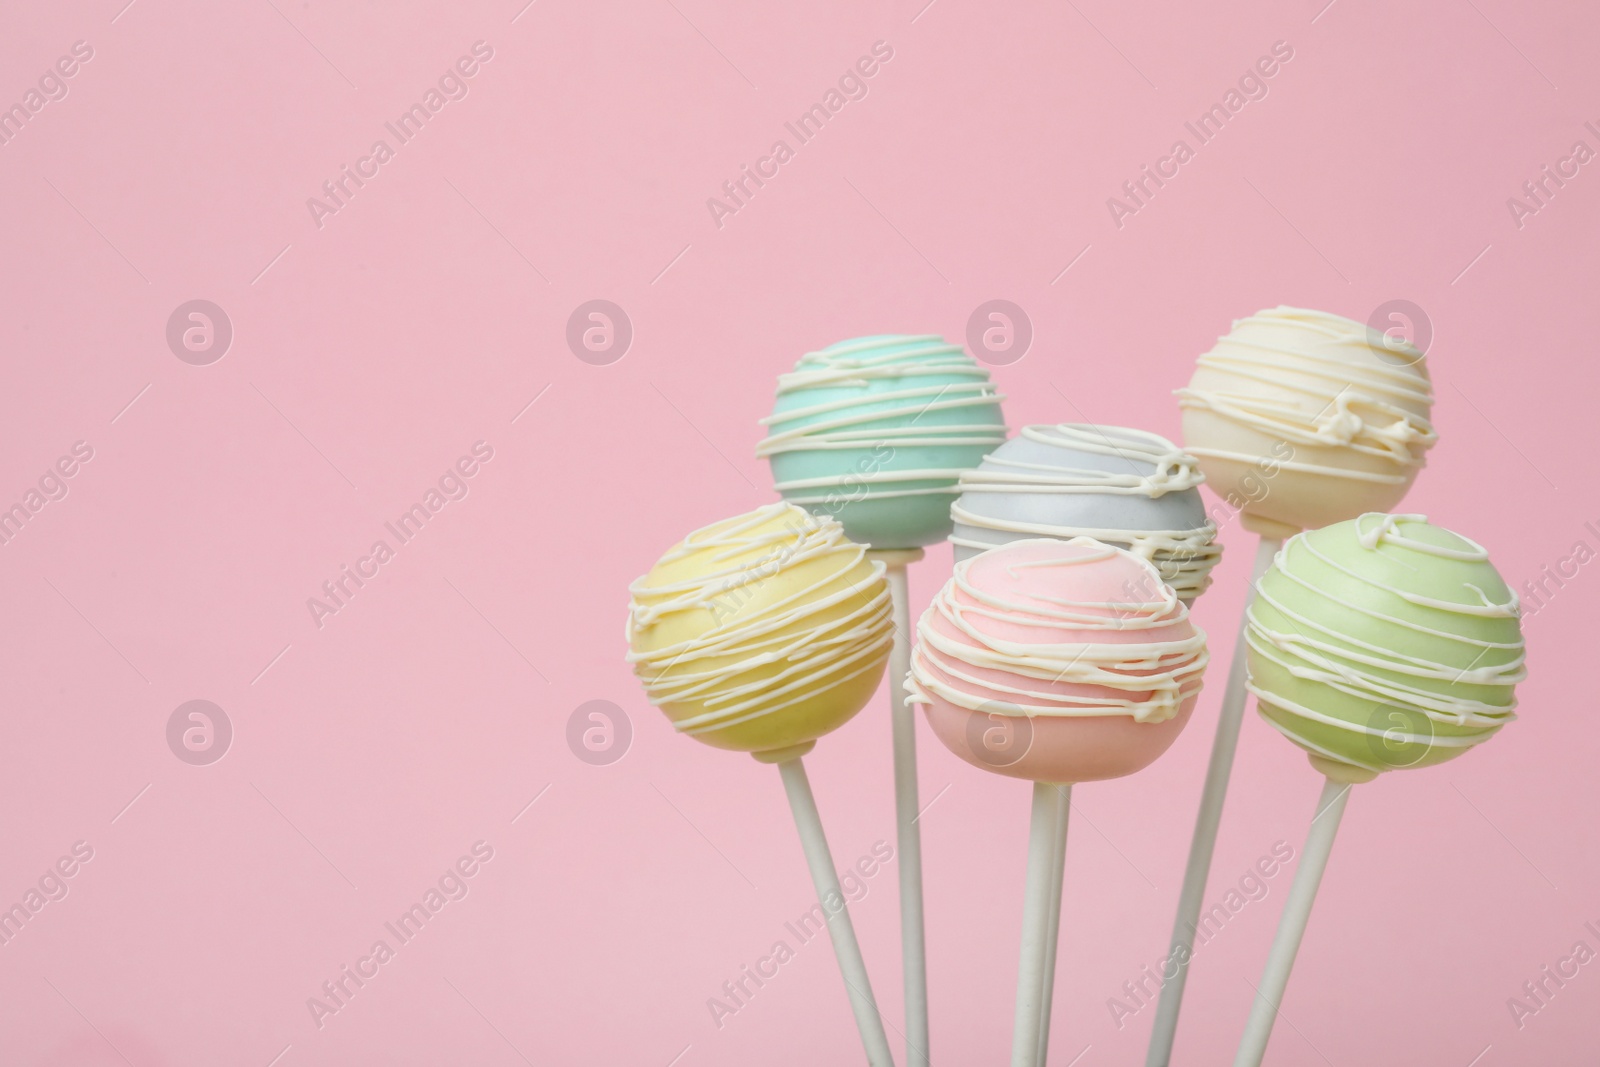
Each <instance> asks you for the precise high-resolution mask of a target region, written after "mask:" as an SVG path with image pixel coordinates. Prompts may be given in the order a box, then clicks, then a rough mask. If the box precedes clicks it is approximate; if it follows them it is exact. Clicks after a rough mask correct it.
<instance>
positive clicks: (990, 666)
mask: <svg viewBox="0 0 1600 1067" xmlns="http://www.w3.org/2000/svg"><path fill="white" fill-rule="evenodd" d="M1041 543H1049V544H1053V545H1057V546H1060V545H1066V546H1070V547H1073V548H1076V549H1078V550H1079V551H1077V552H1076V553H1073V554H1070V555H1069V554H1063V555H1062V556H1060V557H1058V558H1051V559H1039V560H1031V561H1020V562H1016V563H1012V564H1008V565H1007V574H1009V575H1010V576H1011V577H1012V578H1014V579H1015V578H1016V577H1017V576H1018V572H1019V571H1022V570H1025V569H1043V568H1052V569H1053V568H1077V567H1089V566H1093V565H1095V564H1097V563H1102V562H1104V561H1106V560H1108V559H1111V558H1113V557H1114V556H1116V555H1117V554H1119V553H1121V554H1125V555H1126V554H1127V553H1124V552H1123V550H1122V549H1118V548H1113V547H1112V546H1110V545H1105V544H1101V543H1100V542H1098V541H1093V540H1090V539H1089V538H1086V537H1078V538H1074V539H1072V540H1070V541H1066V542H1061V541H1056V540H1053V539H1052V540H1049V541H1048V542H1045V541H1041V540H1032V541H1013V542H1011V544H1009V545H1003V546H1000V547H998V548H995V549H994V550H992V551H991V552H990V553H987V554H986V555H982V556H974V557H972V558H971V559H967V560H963V561H962V562H960V563H958V564H956V567H955V573H954V574H953V575H952V576H951V578H950V581H949V582H947V583H945V585H944V587H943V588H942V589H941V590H940V591H939V593H938V595H937V596H935V597H934V600H933V603H931V604H930V605H929V606H928V610H927V611H926V612H925V613H924V614H923V616H922V618H921V620H919V622H918V624H917V644H916V647H915V648H914V649H913V650H912V655H911V672H910V677H909V679H908V690H909V693H910V695H909V696H908V697H907V698H906V699H907V703H912V704H929V703H932V702H933V700H934V699H935V698H937V699H940V700H944V701H947V702H949V703H950V704H953V705H955V706H957V707H961V708H966V709H967V710H969V711H982V712H994V713H995V714H998V715H1011V716H1033V715H1047V716H1055V717H1089V716H1105V715H1126V716H1129V717H1131V718H1133V719H1134V720H1135V721H1137V722H1148V723H1157V722H1165V721H1166V720H1168V719H1170V718H1172V717H1173V716H1174V715H1176V714H1177V713H1178V711H1179V709H1180V708H1181V706H1182V705H1183V702H1184V701H1185V700H1187V699H1188V698H1189V697H1191V696H1193V695H1195V694H1196V693H1198V692H1199V690H1200V681H1201V675H1202V674H1203V673H1204V671H1205V666H1206V663H1207V660H1208V654H1207V652H1206V635H1205V633H1204V632H1203V631H1201V630H1200V629H1199V628H1198V627H1191V628H1190V629H1191V633H1190V634H1189V636H1187V637H1184V638H1182V639H1179V640H1164V639H1160V638H1155V639H1152V640H1150V641H1146V642H1129V643H1116V642H1105V643H1098V642H1081V641H1073V642H1066V641H1050V640H1041V641H1038V642H1018V641H1007V640H1002V639H1000V638H998V637H995V636H993V635H991V634H989V633H987V632H985V631H984V630H983V629H980V628H979V627H978V626H977V625H975V623H974V622H973V620H974V619H978V618H988V619H993V620H996V621H1000V622H1004V623H1008V624H1011V625H1017V626H1023V627H1028V628H1033V629H1037V630H1039V631H1040V636H1041V638H1043V637H1047V636H1049V635H1052V634H1054V635H1057V636H1059V635H1060V634H1061V633H1062V631H1089V632H1094V631H1101V632H1113V631H1115V632H1126V631H1130V630H1133V631H1139V630H1154V629H1165V628H1168V627H1172V626H1173V625H1175V624H1177V623H1181V622H1183V621H1184V620H1185V619H1187V618H1188V614H1189V609H1188V608H1186V607H1184V605H1183V604H1182V603H1181V602H1180V601H1179V600H1178V597H1177V594H1176V593H1174V592H1173V591H1172V589H1171V588H1169V587H1167V586H1166V585H1163V584H1162V583H1161V582H1159V581H1154V582H1152V583H1150V588H1151V589H1152V590H1153V591H1156V597H1157V598H1156V599H1155V600H1151V601H1142V602H1140V601H1117V602H1108V601H1089V600H1071V599H1062V598H1058V597H1048V596H1044V595H1042V594H1037V595H1036V594H1027V593H1023V592H1020V591H1013V592H1012V593H1010V594H999V593H991V592H988V591H985V590H982V589H979V588H978V587H977V586H975V585H974V584H973V583H972V581H971V578H970V577H969V574H968V572H969V571H970V570H971V568H972V566H973V565H974V564H977V563H980V562H983V561H985V560H987V561H988V565H991V566H992V565H993V561H994V560H993V557H994V555H995V553H1004V552H1007V551H1012V550H1015V549H1016V548H1017V547H1018V546H1023V545H1037V544H1041ZM1134 558H1137V557H1134ZM1140 564H1141V566H1143V567H1145V568H1148V567H1149V564H1148V563H1147V562H1145V561H1143V560H1141V561H1140ZM958 592H959V593H961V594H963V596H962V597H958V596H957V593H958ZM964 598H970V599H969V601H968V602H967V603H963V599H964ZM936 617H937V618H941V619H943V620H944V621H945V622H946V623H947V624H948V625H949V626H951V627H952V628H953V629H955V630H956V631H958V632H959V633H961V634H962V635H963V636H965V637H966V638H967V639H968V640H967V641H960V640H957V639H954V638H952V637H949V636H947V635H945V634H943V633H941V632H939V630H938V629H937V628H936V627H935V626H934V625H933V624H932V620H933V619H934V618H936ZM968 642H970V643H968ZM975 669H976V670H984V669H987V670H994V671H1003V672H1005V675H1006V677H1007V679H1008V681H1004V682H1002V681H995V680H992V679H984V678H980V677H979V676H978V675H976V674H974V673H972V671H973V670H975ZM941 675H943V676H945V677H948V678H950V679H953V680H955V681H957V682H959V683H960V684H959V685H952V684H950V683H949V682H947V681H945V680H944V678H943V677H940V676H941ZM1056 683H1064V684H1069V685H1085V686H1094V687H1096V688H1098V689H1099V691H1100V692H1099V693H1098V694H1093V695H1091V694H1082V693H1080V694H1073V695H1071V696H1067V695H1063V694H1060V693H1052V692H1050V691H1049V689H1050V687H1051V685H1052V684H1056Z"/></svg>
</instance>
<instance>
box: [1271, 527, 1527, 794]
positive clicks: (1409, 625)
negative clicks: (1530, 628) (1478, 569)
mask: <svg viewBox="0 0 1600 1067" xmlns="http://www.w3.org/2000/svg"><path fill="white" fill-rule="evenodd" d="M1354 521H1355V528H1356V537H1357V543H1358V544H1360V546H1361V547H1362V548H1363V549H1366V550H1367V551H1369V552H1381V551H1382V548H1383V546H1384V545H1392V546H1394V547H1397V548H1403V549H1408V550H1410V551H1412V552H1417V553H1420V554H1422V555H1426V556H1433V557H1435V558H1438V559H1446V560H1457V561H1463V562H1472V563H1481V562H1487V561H1488V559H1489V554H1488V552H1487V551H1486V550H1485V549H1484V548H1483V546H1482V545H1479V544H1477V543H1476V542H1473V541H1470V540H1468V539H1467V538H1465V537H1461V536H1460V535H1459V534H1455V535H1453V536H1455V537H1457V538H1459V539H1460V540H1461V542H1462V543H1463V545H1464V546H1465V547H1462V548H1451V547H1449V546H1444V545H1435V544H1430V543H1428V542H1426V541H1422V540H1419V539H1417V538H1413V537H1407V536H1406V535H1405V533H1404V532H1403V531H1402V530H1401V528H1400V524H1401V523H1406V522H1415V523H1425V522H1427V518H1426V517H1425V516H1422V515H1386V514H1382V513H1379V512H1369V513H1367V514H1365V515H1362V516H1361V517H1360V518H1358V519H1356V520H1354ZM1302 556H1306V557H1310V558H1313V559H1315V560H1316V561H1317V562H1319V563H1320V564H1322V565H1323V566H1326V567H1329V568H1331V569H1333V570H1334V571H1336V572H1337V573H1338V574H1339V575H1340V576H1341V582H1342V583H1348V584H1349V585H1350V586H1351V587H1355V586H1366V587H1369V588H1373V589H1381V590H1383V591H1384V592H1386V593H1389V594H1392V595H1394V596H1396V597H1399V598H1400V599H1401V600H1403V601H1405V602H1406V603H1409V604H1414V605H1416V606H1418V607H1422V608H1429V609H1432V610H1436V611H1442V612H1449V613H1453V614H1457V615H1465V616H1472V617H1478V618H1498V619H1515V618H1518V617H1519V614H1520V612H1519V608H1518V601H1517V595H1516V593H1514V592H1512V593H1510V597H1511V599H1509V600H1506V601H1495V600H1492V599H1490V597H1489V596H1487V595H1486V594H1485V593H1484V591H1483V590H1482V589H1480V588H1478V587H1477V586H1475V585H1472V584H1470V583H1465V582H1464V583H1463V585H1462V588H1463V591H1464V592H1466V593H1468V594H1470V598H1469V599H1468V600H1466V601H1452V600H1441V599H1438V598H1436V597H1429V596H1424V595H1422V594H1419V593H1415V592H1410V591H1408V590H1405V589H1402V588H1397V587H1396V586H1395V584H1394V583H1393V582H1387V581H1380V580H1378V579H1376V578H1374V577H1373V576H1371V575H1367V574H1363V573H1361V571H1360V570H1358V569H1354V568H1351V567H1348V566H1345V565H1343V564H1340V563H1338V562H1336V561H1335V560H1333V559H1332V558H1331V557H1329V556H1328V555H1327V553H1325V552H1322V551H1319V550H1318V549H1317V547H1316V545H1315V544H1314V543H1312V541H1310V540H1308V539H1307V535H1306V534H1304V533H1301V534H1296V535H1295V536H1293V537H1291V538H1290V539H1289V540H1288V541H1287V542H1286V543H1285V544H1284V546H1283V548H1282V549H1281V550H1279V552H1278V554H1277V557H1276V558H1275V559H1274V560H1273V563H1272V569H1273V571H1275V572H1276V573H1277V574H1278V575H1280V576H1282V577H1283V578H1284V579H1286V580H1287V581H1289V582H1290V583H1292V584H1294V585H1296V586H1298V587H1300V588H1301V589H1303V590H1305V591H1307V592H1309V593H1311V594H1312V595H1314V596H1316V597H1319V598H1321V599H1323V600H1326V601H1329V602H1331V603H1333V604H1336V605H1338V606H1339V607H1341V608H1344V609H1345V610H1347V611H1351V612H1355V613H1358V614H1360V615H1363V616H1365V617H1366V618H1368V619H1370V620H1372V623H1373V626H1372V627H1371V628H1370V629H1369V630H1367V631H1366V632H1367V634H1368V636H1370V637H1374V638H1378V639H1380V640H1381V636H1382V631H1383V630H1384V629H1386V628H1390V627H1396V628H1399V629H1401V630H1407V631H1410V632H1412V633H1415V634H1419V635H1421V636H1422V637H1424V638H1427V639H1437V640H1441V641H1445V642H1448V643H1450V644H1453V645H1458V646H1462V647H1463V649H1464V651H1465V652H1467V653H1470V658H1469V659H1468V666H1467V667H1465V668H1462V667H1457V666H1453V665H1452V664H1450V663H1447V662H1443V661H1439V660H1430V659H1426V658H1423V657H1420V656H1414V655H1408V654H1406V653H1404V652H1400V651H1399V650H1397V649H1396V648H1394V647H1392V646H1391V645H1389V644H1380V643H1374V641H1368V640H1363V639H1361V638H1360V637H1357V636H1355V635H1354V634H1351V633H1348V632H1341V631H1335V630H1333V629H1331V628H1329V627H1328V626H1327V625H1325V624H1323V623H1320V622H1318V621H1317V620H1315V619H1313V618H1310V617H1308V616H1307V615H1305V614H1304V613H1302V612H1297V611H1294V610H1292V609H1291V608H1289V607H1288V606H1287V605H1286V604H1285V603H1283V601H1282V600H1281V599H1279V598H1277V597H1275V596H1273V595H1272V593H1271V592H1269V591H1268V588H1267V586H1266V583H1262V584H1261V585H1258V586H1257V589H1256V594H1255V598H1254V599H1252V601H1251V603H1250V606H1249V608H1248V609H1247V610H1246V613H1245V618H1246V623H1247V625H1246V630H1245V639H1246V640H1247V641H1248V642H1249V645H1250V649H1251V651H1253V652H1254V653H1255V654H1256V655H1258V656H1261V657H1263V658H1265V659H1267V660H1270V661H1271V662H1273V663H1274V664H1276V665H1277V666H1279V667H1281V668H1282V669H1283V670H1285V671H1287V672H1288V673H1289V674H1290V675H1291V676H1292V677H1294V678H1297V679H1300V680H1303V681H1307V682H1313V683H1318V684H1321V685H1325V686H1327V687H1329V688H1330V689H1334V690H1336V691H1338V692H1340V693H1344V694H1346V695H1348V696H1351V697H1354V698H1356V699H1358V700H1365V701H1371V702H1372V704H1373V706H1374V708H1384V707H1387V708H1396V709H1403V710H1405V711H1409V712H1412V713H1414V714H1417V715H1421V716H1425V717H1426V718H1427V719H1428V720H1429V721H1431V722H1435V723H1440V724H1445V725H1449V726H1452V727H1458V728H1462V727H1464V728H1468V729H1471V730H1475V731H1477V732H1475V733H1469V734H1463V735H1452V736H1435V735H1434V734H1433V733H1432V732H1430V733H1429V734H1427V735H1422V734H1417V733H1414V732H1411V731H1407V730H1400V731H1397V730H1395V729H1393V728H1389V727H1386V726H1383V725H1380V724H1370V723H1360V722H1351V721H1349V720H1347V719H1342V718H1339V717H1337V716H1333V715H1328V714H1325V713H1323V712H1319V711H1317V710H1315V709H1313V708H1308V707H1306V706H1304V705H1303V704H1300V703H1297V702H1295V701H1292V700H1289V699H1287V698H1285V697H1284V696H1282V695H1281V694H1277V693H1273V692H1271V691H1269V690H1267V689H1264V688H1262V687H1260V686H1258V685H1257V684H1256V680H1255V679H1254V678H1253V677H1252V678H1250V679H1249V680H1248V681H1247V682H1246V686H1247V687H1248V688H1249V690H1250V692H1252V693H1254V694H1255V695H1256V696H1257V697H1258V698H1259V699H1260V700H1262V701H1264V702H1266V703H1268V704H1271V705H1272V706H1273V707H1274V708H1279V709H1281V710H1283V711H1284V712H1287V713H1288V714H1289V715H1290V716H1291V717H1298V718H1303V719H1306V720H1308V721H1310V722H1316V723H1322V724H1324V725H1327V726H1332V727H1336V728H1339V729H1344V730H1349V731H1352V732H1353V733H1356V734H1367V735H1370V736H1373V737H1385V738H1388V739H1390V740H1393V741H1397V742H1407V743H1414V744H1426V745H1430V746H1433V747H1438V748H1470V747H1471V746H1473V745H1479V744H1482V743H1483V742H1484V741H1487V740H1488V739H1489V738H1491V737H1493V736H1494V735H1495V734H1496V733H1498V732H1499V730H1500V728H1501V727H1503V726H1504V725H1505V724H1506V723H1508V722H1512V721H1514V720H1515V719H1516V715H1515V714H1514V712H1515V709H1516V697H1515V693H1514V687H1515V685H1516V684H1517V683H1518V682H1520V681H1522V680H1523V679H1524V678H1525V677H1527V670H1526V667H1525V653H1524V645H1523V642H1522V640H1521V638H1520V636H1519V638H1518V640H1516V641H1514V642H1496V641H1485V640H1480V639H1477V638H1472V637H1467V636H1465V635H1462V634H1457V633H1451V632H1450V631H1449V630H1445V629H1439V628H1437V627H1433V626H1426V625H1423V624H1422V623H1420V622H1414V621H1411V620H1409V619H1402V618H1398V617H1396V616H1394V615H1391V614H1387V613H1385V612H1381V611H1376V610H1373V609H1371V608H1367V607H1363V606H1362V605H1361V604H1359V603H1357V602H1356V601H1355V600H1353V599H1351V598H1348V597H1341V596H1339V595H1337V592H1336V590H1333V589H1329V588H1327V586H1326V585H1316V584H1313V583H1312V582H1311V581H1309V580H1307V578H1306V576H1305V574H1304V572H1303V571H1302V570H1301V569H1300V568H1299V567H1298V566H1297V564H1298V563H1299V562H1300V560H1301V557H1302ZM1391 558H1393V557H1391ZM1401 562H1402V563H1403V560H1402V561H1401ZM1258 603H1261V604H1266V605H1269V606H1271V607H1272V608H1273V609H1274V610H1276V611H1277V612H1278V613H1280V614H1281V615H1282V616H1283V617H1284V618H1286V619H1288V620H1289V622H1290V623H1291V624H1292V626H1293V627H1294V629H1293V630H1292V631H1287V630H1274V629H1269V628H1268V627H1267V626H1266V625H1264V624H1263V623H1262V622H1261V620H1260V618H1259V616H1258V613H1257V604H1258ZM1352 646H1353V647H1352ZM1491 653H1501V654H1504V653H1511V655H1509V656H1506V655H1497V656H1495V658H1496V659H1502V660H1503V662H1497V663H1490V664H1486V665H1484V666H1478V665H1477V664H1478V663H1479V662H1481V661H1482V660H1483V659H1484V657H1486V656H1489V655H1491ZM1396 676H1398V678H1397V677H1396ZM1404 679H1416V680H1417V682H1418V683H1422V682H1430V681H1431V682H1443V683H1445V686H1446V688H1444V690H1443V691H1440V690H1439V689H1438V688H1429V687H1427V686H1426V685H1422V684H1409V683H1408V682H1407V681H1405V680H1404ZM1454 685H1462V686H1468V685H1470V686H1488V687H1503V688H1505V689H1506V690H1507V694H1506V696H1507V699H1506V700H1505V701H1504V702H1500V703H1490V702H1485V701H1481V700H1476V699H1473V698H1471V697H1469V696H1467V695H1466V694H1464V693H1460V692H1453V691H1451V690H1450V688H1448V687H1450V686H1454ZM1267 721H1268V722H1269V723H1270V724H1271V725H1272V726H1274V727H1275V728H1276V729H1278V730H1279V731H1280V732H1281V733H1283V734H1284V735H1285V736H1287V737H1288V738H1289V739H1290V740H1292V741H1293V742H1295V744H1297V745H1299V746H1300V747H1301V748H1304V749H1306V750H1307V751H1309V752H1312V753H1314V754H1316V755H1319V756H1323V757H1325V758H1327V759H1332V760H1337V761H1339V762H1342V763H1349V764H1354V765H1355V766H1358V767H1363V768H1365V769H1367V770H1370V771H1384V770H1390V769H1392V766H1390V765H1385V764H1383V763H1382V762H1380V761H1377V760H1366V759H1362V758H1361V757H1360V756H1358V755H1353V754H1352V753H1351V752H1350V751H1341V752H1333V751H1330V750H1329V749H1328V748H1326V747H1325V746H1321V745H1318V744H1316V743H1315V742H1313V741H1311V740H1310V739H1308V738H1307V737H1306V736H1305V735H1303V734H1301V733H1300V732H1298V731H1296V730H1295V729H1294V728H1293V727H1292V726H1289V725H1285V724H1284V723H1281V722H1278V721H1277V720H1276V719H1273V718H1268V719H1267Z"/></svg>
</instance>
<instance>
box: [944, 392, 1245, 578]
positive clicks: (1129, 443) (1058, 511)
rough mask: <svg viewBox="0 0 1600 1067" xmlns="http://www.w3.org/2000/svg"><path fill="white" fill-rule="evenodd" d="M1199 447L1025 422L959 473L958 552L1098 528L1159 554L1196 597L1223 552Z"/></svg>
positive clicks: (954, 537) (1167, 573)
mask: <svg viewBox="0 0 1600 1067" xmlns="http://www.w3.org/2000/svg"><path fill="white" fill-rule="evenodd" d="M1203 481H1205V476H1204V475H1203V474H1201V473H1200V469H1199V467H1198V466H1197V465H1196V463H1195V459H1194V457H1193V456H1190V455H1188V454H1187V453H1185V452H1184V451H1183V450H1182V449H1180V448H1178V447H1177V446H1176V445H1174V444H1173V443H1172V442H1171V441H1168V440H1167V439H1166V438H1164V437H1161V436H1158V435H1157V434H1153V433H1146V432H1145V431H1143V430H1130V429H1124V428H1122V427H1119V426H1095V425H1092V424H1089V423H1062V424H1061V425H1059V426H1024V427H1023V428H1022V430H1021V432H1020V433H1018V434H1017V436H1016V437H1013V438H1012V439H1011V440H1009V441H1007V442H1006V443H1005V444H1003V445H1001V446H1000V447H999V448H997V449H995V451H993V452H991V453H990V454H989V455H988V456H987V457H985V459H984V461H983V462H982V463H981V464H980V465H979V466H978V467H977V468H976V469H974V470H970V471H966V472H964V473H963V474H962V475H961V481H960V487H961V496H960V498H959V499H958V500H957V501H956V502H955V504H954V505H953V506H952V507H951V509H950V516H951V518H952V519H953V520H954V523H955V531H954V533H952V534H951V536H950V543H951V544H952V545H954V546H955V558H956V561H957V562H960V561H961V560H964V559H968V558H970V557H971V556H974V555H976V554H977V553H979V552H981V551H983V550H984V549H987V548H992V547H993V546H995V545H1002V544H1006V543H1008V542H1010V541H1016V540H1019V539H1023V538H1031V537H1054V538H1060V539H1062V540H1067V539H1070V538H1073V537H1092V538H1094V539H1096V540H1099V541H1104V542H1105V543H1107V544H1113V545H1117V546H1119V547H1123V548H1127V549H1129V550H1130V551H1132V552H1133V553H1134V554H1135V555H1138V556H1142V557H1144V558H1145V559H1148V560H1149V561H1150V562H1151V563H1153V564H1155V567H1156V570H1157V571H1159V572H1160V574H1161V577H1162V579H1163V580H1164V581H1166V583H1167V584H1168V585H1170V586H1172V587H1173V589H1175V590H1176V591H1177V593H1178V597H1179V599H1181V600H1183V601H1184V602H1185V603H1186V604H1192V603H1193V602H1194V599H1195V597H1197V596H1199V595H1200V594H1201V593H1203V592H1204V591H1205V590H1206V588H1207V586H1209V585H1210V584H1211V577H1210V575H1211V568H1212V567H1213V566H1215V565H1216V562H1217V559H1218V558H1219V557H1220V556H1221V555H1222V547H1221V546H1220V545H1218V544H1216V543H1215V538H1216V535H1217V526H1216V523H1214V522H1212V521H1211V520H1210V519H1208V518H1207V517H1206V513H1205V504H1204V503H1203V502H1202V501H1201V499H1200V490H1199V488H1198V486H1199V485H1200V483H1201V482H1203Z"/></svg>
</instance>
